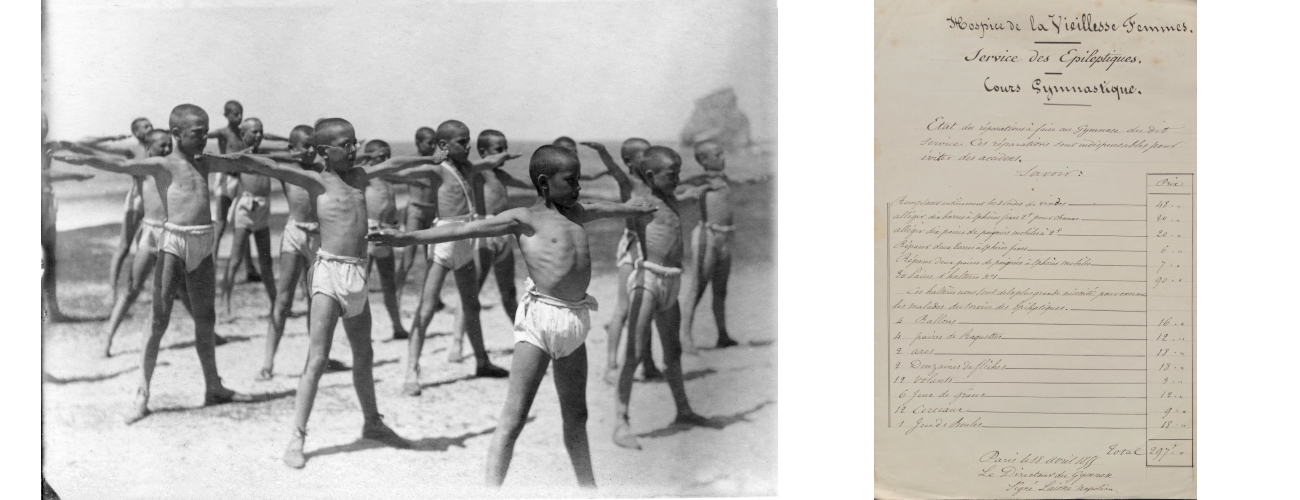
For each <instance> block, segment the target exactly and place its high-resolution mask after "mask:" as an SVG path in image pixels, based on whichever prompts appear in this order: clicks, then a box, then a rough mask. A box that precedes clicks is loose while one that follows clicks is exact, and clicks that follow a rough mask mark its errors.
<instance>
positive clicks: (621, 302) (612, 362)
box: [605, 266, 632, 384]
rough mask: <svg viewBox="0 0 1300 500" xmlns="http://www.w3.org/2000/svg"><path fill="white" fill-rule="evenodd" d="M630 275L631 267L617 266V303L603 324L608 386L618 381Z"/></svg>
mask: <svg viewBox="0 0 1300 500" xmlns="http://www.w3.org/2000/svg"><path fill="white" fill-rule="evenodd" d="M631 275H632V266H618V287H617V288H618V302H617V303H616V304H615V305H614V313H613V315H611V316H610V318H609V322H608V323H605V336H606V338H607V339H608V342H609V345H608V346H606V348H605V349H606V357H605V360H606V361H605V369H606V372H605V382H608V383H610V384H615V383H617V381H618V375H617V373H618V365H619V356H618V343H619V340H620V339H621V337H622V336H623V327H624V326H625V325H627V311H628V297H627V280H628V277H630V276H631Z"/></svg>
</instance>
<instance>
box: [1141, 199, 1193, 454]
mask: <svg viewBox="0 0 1300 500" xmlns="http://www.w3.org/2000/svg"><path fill="white" fill-rule="evenodd" d="M1195 181H1196V176H1195V174H1190V173H1175V174H1149V175H1147V447H1146V448H1147V454H1146V457H1147V465H1148V466H1152V467H1190V466H1191V465H1192V459H1193V455H1192V438H1193V435H1194V433H1193V429H1194V422H1195V415H1194V413H1193V402H1192V398H1193V396H1194V394H1195V390H1194V386H1193V385H1192V384H1193V370H1192V363H1193V351H1192V349H1193V337H1192V335H1193V321H1194V316H1195V309H1194V304H1193V300H1194V298H1193V295H1194V293H1195V287H1194V284H1193V283H1194V277H1195V272H1194V267H1193V266H1194V265H1195V264H1194V263H1195V258H1194V256H1195V254H1194V252H1195V239H1194V238H1195V233H1194V232H1195V227H1196V224H1195V220H1194V216H1195V210H1194V205H1195V203H1196V194H1195V193H1196V190H1195Z"/></svg>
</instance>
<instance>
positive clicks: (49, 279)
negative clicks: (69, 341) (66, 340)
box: [41, 113, 91, 323]
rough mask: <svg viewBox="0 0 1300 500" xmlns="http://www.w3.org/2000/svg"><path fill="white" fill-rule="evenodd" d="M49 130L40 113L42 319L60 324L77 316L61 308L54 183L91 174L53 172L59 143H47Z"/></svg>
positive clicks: (82, 178)
mask: <svg viewBox="0 0 1300 500" xmlns="http://www.w3.org/2000/svg"><path fill="white" fill-rule="evenodd" d="M49 131H50V125H49V122H48V120H47V119H46V117H45V113H41V257H42V259H41V267H42V269H44V270H45V272H44V273H42V274H41V302H42V304H41V306H42V309H41V310H42V311H43V312H44V314H45V316H44V318H43V319H44V320H45V321H49V322H51V323H60V322H64V321H75V320H76V319H75V318H72V317H70V316H66V315H64V314H63V311H62V310H60V309H59V293H58V283H59V281H58V279H56V278H57V276H56V275H55V269H56V268H57V267H58V265H57V262H56V260H55V246H56V243H57V239H58V230H57V228H56V225H55V217H56V216H57V214H58V211H59V205H58V203H57V202H56V201H55V199H54V183H55V182H56V181H62V180H86V179H89V178H90V177H91V176H89V175H79V174H52V173H50V160H51V159H53V157H52V156H50V153H51V148H54V147H58V146H60V144H56V143H47V142H45V134H47V133H49Z"/></svg>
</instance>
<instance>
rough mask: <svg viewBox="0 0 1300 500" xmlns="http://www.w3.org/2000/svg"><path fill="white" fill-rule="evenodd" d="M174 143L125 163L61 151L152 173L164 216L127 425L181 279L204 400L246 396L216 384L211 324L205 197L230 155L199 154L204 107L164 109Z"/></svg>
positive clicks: (234, 167) (229, 168) (141, 401)
mask: <svg viewBox="0 0 1300 500" xmlns="http://www.w3.org/2000/svg"><path fill="white" fill-rule="evenodd" d="M168 126H169V128H170V129H171V134H172V139H173V140H174V141H175V145H176V147H175V148H173V150H172V152H171V154H169V155H167V156H160V157H154V158H142V159H137V160H128V161H125V162H112V161H106V160H104V159H102V158H95V157H88V156H74V157H66V158H61V159H62V160H63V161H67V162H68V163H74V164H84V165H88V166H93V167H96V168H100V169H104V170H108V171H112V172H118V173H125V174H131V175H147V176H150V177H153V179H154V183H155V184H156V186H155V187H156V188H157V189H158V194H159V197H160V198H161V199H162V200H163V203H164V205H163V206H164V207H165V210H166V216H167V222H165V223H164V224H163V240H162V244H161V247H162V253H161V256H162V265H161V266H159V267H158V268H157V269H156V270H155V273H154V294H153V297H154V299H153V330H152V331H151V332H150V335H149V336H147V337H145V341H144V349H142V351H143V353H142V355H141V358H140V365H141V366H140V375H141V377H140V388H139V389H138V391H137V393H136V398H135V406H134V409H133V410H132V412H131V413H129V414H128V415H127V417H126V423H127V424H131V423H135V422H136V421H139V420H140V419H142V418H144V417H146V416H148V415H149V384H150V380H151V379H152V378H153V370H154V367H155V365H156V364H157V361H158V348H159V344H160V343H161V342H162V337H163V334H164V333H166V332H167V325H168V323H169V322H170V320H171V312H172V311H171V309H172V298H173V295H174V294H175V292H176V289H177V286H178V285H180V284H181V283H184V287H185V290H186V291H187V293H188V294H189V298H190V307H191V313H192V315H193V317H194V348H195V350H196V351H198V355H199V364H200V365H202V367H203V380H204V384H205V385H206V392H205V395H204V398H203V401H204V404H207V405H212V404H220V403H228V402H231V401H249V400H251V398H249V397H248V396H247V395H243V394H238V393H236V392H234V391H232V390H230V389H227V388H225V387H222V385H221V378H220V377H219V376H218V374H217V359H216V350H215V345H214V341H213V332H212V327H213V324H214V323H215V320H216V315H215V311H214V310H213V295H214V293H215V291H216V286H215V283H214V280H215V279H216V277H215V275H214V273H213V265H212V249H213V244H212V240H213V234H212V212H211V210H210V208H209V200H208V174H209V173H211V172H237V171H241V170H244V168H243V167H242V166H241V165H240V164H239V163H237V162H233V161H229V160H226V159H223V158H218V157H213V156H209V155H203V154H202V153H203V147H204V145H205V143H206V142H207V133H208V114H207V113H206V112H204V111H203V109H202V108H199V107H198V106H195V105H192V104H182V105H180V106H177V107H176V108H175V109H172V112H171V116H170V117H169V119H168Z"/></svg>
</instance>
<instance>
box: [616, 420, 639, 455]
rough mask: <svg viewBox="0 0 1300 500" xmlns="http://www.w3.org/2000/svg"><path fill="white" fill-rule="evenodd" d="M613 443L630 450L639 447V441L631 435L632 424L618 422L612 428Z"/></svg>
mask: <svg viewBox="0 0 1300 500" xmlns="http://www.w3.org/2000/svg"><path fill="white" fill-rule="evenodd" d="M614 444H616V445H619V446H620V447H623V448H628V449H632V450H639V449H641V443H639V442H637V440H636V436H634V435H632V426H630V425H628V424H627V422H623V423H621V424H618V427H615V428H614Z"/></svg>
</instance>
